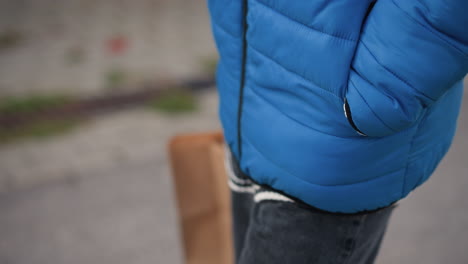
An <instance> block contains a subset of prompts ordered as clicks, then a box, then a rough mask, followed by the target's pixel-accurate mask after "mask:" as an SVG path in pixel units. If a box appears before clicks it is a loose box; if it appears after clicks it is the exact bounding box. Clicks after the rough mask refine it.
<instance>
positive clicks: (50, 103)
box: [0, 95, 73, 115]
mask: <svg viewBox="0 0 468 264" xmlns="http://www.w3.org/2000/svg"><path fill="white" fill-rule="evenodd" d="M72 101H73V99H72V98H71V97H69V96H65V95H29V96H23V97H20V96H8V97H3V98H0V115H5V114H18V113H21V114H23V113H33V112H38V111H44V110H47V109H51V108H56V107H60V106H64V105H66V104H69V103H71V102H72Z"/></svg>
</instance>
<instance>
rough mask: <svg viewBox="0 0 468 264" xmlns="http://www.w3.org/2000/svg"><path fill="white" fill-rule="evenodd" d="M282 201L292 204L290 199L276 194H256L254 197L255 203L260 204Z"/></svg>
mask: <svg viewBox="0 0 468 264" xmlns="http://www.w3.org/2000/svg"><path fill="white" fill-rule="evenodd" d="M266 200H269V201H282V202H291V203H293V202H294V201H293V200H292V199H291V198H288V197H286V196H284V195H282V194H279V193H276V192H268V191H267V192H258V193H257V194H255V196H254V201H255V202H256V203H258V202H261V201H266Z"/></svg>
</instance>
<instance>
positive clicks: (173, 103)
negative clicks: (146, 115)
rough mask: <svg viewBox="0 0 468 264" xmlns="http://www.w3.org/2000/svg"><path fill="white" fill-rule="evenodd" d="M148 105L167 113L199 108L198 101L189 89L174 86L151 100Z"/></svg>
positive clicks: (191, 110) (190, 110)
mask: <svg viewBox="0 0 468 264" xmlns="http://www.w3.org/2000/svg"><path fill="white" fill-rule="evenodd" d="M148 106H149V107H150V108H151V109H154V110H158V111H162V112H166V113H187V112H193V111H195V110H196V109H197V102H196V98H195V96H194V95H193V94H192V93H190V92H189V91H186V90H182V89H177V88H174V89H169V90H168V91H166V92H164V93H163V94H162V95H161V96H158V98H156V99H153V100H151V101H150V102H149V103H148Z"/></svg>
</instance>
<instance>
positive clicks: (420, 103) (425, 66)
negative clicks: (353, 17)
mask: <svg viewBox="0 0 468 264" xmlns="http://www.w3.org/2000/svg"><path fill="white" fill-rule="evenodd" d="M467 72H468V0H379V1H377V2H376V4H375V6H374V8H373V9H372V11H371V12H370V14H369V16H368V18H367V20H366V23H365V25H363V29H362V34H361V38H360V41H359V43H358V45H357V49H356V53H355V56H354V59H353V62H352V65H351V71H350V76H349V83H348V88H347V91H346V95H345V97H346V99H347V102H348V104H349V108H350V112H351V113H352V119H353V122H354V124H355V125H356V127H357V128H358V129H359V130H360V131H361V132H363V133H364V134H366V135H368V136H375V137H381V136H387V135H391V134H394V133H397V132H399V131H401V130H404V129H405V128H408V127H409V126H411V125H412V124H414V123H415V122H416V121H417V120H418V119H419V117H420V116H421V114H422V113H423V110H424V109H425V108H426V107H428V106H430V105H431V104H433V103H434V102H435V101H437V100H438V99H439V98H440V97H441V96H442V95H443V94H444V93H445V92H446V91H447V90H448V89H449V88H451V87H452V86H454V85H455V84H456V83H457V82H459V81H460V80H462V79H463V77H464V76H465V75H466V73H467Z"/></svg>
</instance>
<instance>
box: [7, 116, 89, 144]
mask: <svg viewBox="0 0 468 264" xmlns="http://www.w3.org/2000/svg"><path fill="white" fill-rule="evenodd" d="M79 123H80V122H79V121H78V120H43V121H38V122H35V123H32V124H28V125H25V126H22V127H20V128H14V129H0V144H5V143H12V142H17V141H19V140H23V139H28V138H32V139H44V138H48V137H52V136H56V135H60V134H64V133H66V132H69V131H71V130H72V129H74V128H75V127H76V126H77V125H78V124H79Z"/></svg>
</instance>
